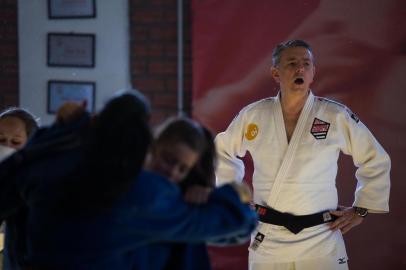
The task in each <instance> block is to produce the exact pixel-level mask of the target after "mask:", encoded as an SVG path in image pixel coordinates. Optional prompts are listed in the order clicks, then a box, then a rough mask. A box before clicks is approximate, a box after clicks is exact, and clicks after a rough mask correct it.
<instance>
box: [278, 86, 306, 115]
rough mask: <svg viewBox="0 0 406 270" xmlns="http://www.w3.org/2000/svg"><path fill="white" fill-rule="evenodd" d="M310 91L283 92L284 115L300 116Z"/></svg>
mask: <svg viewBox="0 0 406 270" xmlns="http://www.w3.org/2000/svg"><path fill="white" fill-rule="evenodd" d="M309 93H310V91H309V90H308V91H303V92H299V91H297V92H288V93H286V92H283V91H281V106H282V111H283V114H284V115H289V116H298V115H299V114H300V112H301V111H302V109H303V106H304V104H305V103H306V100H307V97H308V96H309Z"/></svg>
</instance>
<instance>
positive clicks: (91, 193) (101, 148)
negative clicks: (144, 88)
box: [62, 92, 152, 212]
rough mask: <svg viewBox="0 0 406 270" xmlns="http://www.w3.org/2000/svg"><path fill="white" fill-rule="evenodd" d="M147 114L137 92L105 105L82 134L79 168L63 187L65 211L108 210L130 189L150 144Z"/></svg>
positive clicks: (120, 96) (125, 94)
mask: <svg viewBox="0 0 406 270" xmlns="http://www.w3.org/2000/svg"><path fill="white" fill-rule="evenodd" d="M149 115H150V109H149V104H148V103H147V101H146V99H145V98H144V97H143V96H142V95H141V94H139V93H138V92H127V93H124V94H121V95H119V96H116V97H114V98H112V99H111V100H110V101H109V102H108V103H107V104H106V105H105V107H104V109H103V110H102V111H101V112H100V113H99V114H98V115H97V116H96V117H95V119H94V122H92V124H91V125H90V127H89V130H88V132H87V134H86V138H85V140H84V155H83V163H82V164H81V165H80V167H81V168H79V169H78V170H77V171H76V172H74V174H73V175H70V177H69V178H70V180H72V181H70V182H69V184H68V185H67V186H66V187H64V188H65V192H64V193H65V194H66V196H64V199H63V200H62V206H63V208H64V209H65V210H67V209H70V210H74V211H76V212H84V211H85V212H87V210H89V211H91V212H94V211H95V210H97V209H104V208H108V207H110V206H111V205H112V202H114V201H115V200H116V199H117V198H118V197H120V195H122V194H123V193H124V192H126V191H128V190H129V189H130V187H131V185H132V184H133V182H134V181H135V180H136V177H137V175H138V174H139V172H140V170H141V168H142V165H143V163H144V159H145V156H146V152H147V150H148V148H149V145H150V142H151V138H152V136H151V133H150V128H149V125H148V121H149ZM75 174H78V175H77V176H78V177H76V175H75ZM72 176H73V177H72ZM72 178H76V179H72ZM72 198H75V199H74V200H72Z"/></svg>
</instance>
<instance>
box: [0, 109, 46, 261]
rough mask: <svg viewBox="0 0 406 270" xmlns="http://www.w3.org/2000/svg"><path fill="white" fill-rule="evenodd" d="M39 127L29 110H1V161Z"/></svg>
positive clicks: (0, 232) (0, 247) (0, 245)
mask: <svg viewBox="0 0 406 270" xmlns="http://www.w3.org/2000/svg"><path fill="white" fill-rule="evenodd" d="M37 129H38V122H37V119H36V118H35V116H34V115H33V114H31V113H30V112H29V111H28V110H25V109H23V108H16V107H12V108H8V109H6V110H4V111H2V112H0V161H2V160H3V159H5V158H6V157H8V156H9V155H11V154H12V153H13V152H14V151H16V150H17V149H21V148H22V147H23V146H24V145H25V144H26V143H27V141H28V139H29V138H30V137H31V136H32V135H33V134H34V132H35V131H36V130H37ZM0 224H1V223H0ZM3 225H4V224H3ZM3 225H1V227H0V252H2V251H3V238H4V237H3V231H4V226H3ZM2 264H3V255H2V254H0V269H2V268H3V267H2Z"/></svg>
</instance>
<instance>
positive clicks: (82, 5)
mask: <svg viewBox="0 0 406 270" xmlns="http://www.w3.org/2000/svg"><path fill="white" fill-rule="evenodd" d="M95 17H96V3H95V0H48V18H49V19H86V18H95Z"/></svg>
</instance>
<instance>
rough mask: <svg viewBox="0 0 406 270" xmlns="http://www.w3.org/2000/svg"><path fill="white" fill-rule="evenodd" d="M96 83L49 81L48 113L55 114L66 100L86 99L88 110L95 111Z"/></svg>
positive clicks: (77, 100)
mask: <svg viewBox="0 0 406 270" xmlns="http://www.w3.org/2000/svg"><path fill="white" fill-rule="evenodd" d="M95 88H96V84H95V83H94V82H83V81H59V80H51V81H48V113H50V114H54V113H56V111H57V110H58V108H59V107H60V106H61V105H62V104H63V103H64V102H66V101H74V102H83V101H86V110H87V111H88V112H91V113H92V112H94V104H95V91H96V89H95Z"/></svg>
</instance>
